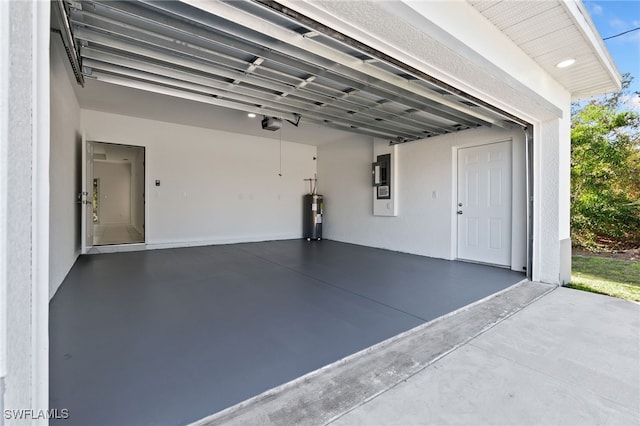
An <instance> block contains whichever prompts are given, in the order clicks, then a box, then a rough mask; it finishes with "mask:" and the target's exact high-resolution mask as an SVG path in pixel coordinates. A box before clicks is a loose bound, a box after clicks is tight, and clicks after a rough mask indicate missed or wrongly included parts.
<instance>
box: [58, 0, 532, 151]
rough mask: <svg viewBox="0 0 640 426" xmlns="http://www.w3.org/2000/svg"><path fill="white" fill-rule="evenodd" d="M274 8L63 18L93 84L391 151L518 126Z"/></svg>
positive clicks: (161, 9)
mask: <svg viewBox="0 0 640 426" xmlns="http://www.w3.org/2000/svg"><path fill="white" fill-rule="evenodd" d="M278 6H279V5H278V4H277V3H275V2H270V1H251V0H244V1H239V0H234V1H229V2H223V1H218V0H213V1H206V2H202V1H196V0H186V1H182V2H177V1H175V2H174V1H158V2H154V1H144V0H143V1H122V2H118V1H72V2H69V3H68V13H69V18H70V22H71V30H72V33H73V37H74V39H75V42H76V45H77V46H79V51H78V53H79V57H80V61H81V64H82V74H83V75H84V76H85V78H87V79H91V78H93V79H97V80H102V81H104V82H108V83H113V84H119V85H123V86H127V87H132V88H137V89H142V90H148V91H152V92H156V93H163V94H167V95H171V96H177V97H181V98H185V99H191V100H195V101H199V102H204V103H209V104H213V105H219V106H223V107H227V108H232V109H236V110H241V111H246V112H253V113H256V114H261V115H265V116H271V117H279V118H283V119H286V120H289V121H290V122H292V123H313V124H320V125H323V126H328V127H333V128H337V129H340V130H345V131H351V132H356V133H360V134H365V135H368V136H373V137H379V138H386V139H389V140H391V141H392V142H393V143H400V142H407V141H413V140H418V139H423V138H427V137H432V136H437V135H442V134H446V133H452V132H456V131H460V130H466V129H470V128H475V127H481V126H486V127H501V128H511V127H513V126H514V125H516V123H517V124H522V123H518V121H517V119H514V118H513V117H511V116H509V115H508V114H506V113H504V112H501V111H499V110H495V109H492V108H489V107H487V105H486V104H483V103H482V102H481V101H479V100H478V99H475V98H472V97H470V96H468V95H466V94H464V93H462V92H460V91H457V90H455V89H453V88H451V87H450V86H447V85H446V84H444V83H442V84H440V83H439V82H438V81H437V80H434V79H432V78H429V76H427V75H425V74H423V73H421V72H419V71H417V70H413V69H411V68H408V67H403V66H401V64H398V63H396V62H394V61H393V60H392V58H388V57H386V56H385V55H384V54H382V53H380V52H377V51H374V50H373V49H371V48H368V47H367V46H365V45H361V44H359V43H358V42H349V41H352V40H348V39H347V38H345V37H344V36H342V35H340V34H339V33H332V32H331V30H330V29H328V28H327V27H323V26H322V25H320V24H317V23H314V21H312V20H310V19H308V18H305V17H301V16H297V15H296V14H293V13H287V11H286V10H284V8H281V7H278ZM315 24H317V25H315ZM378 53H379V54H378Z"/></svg>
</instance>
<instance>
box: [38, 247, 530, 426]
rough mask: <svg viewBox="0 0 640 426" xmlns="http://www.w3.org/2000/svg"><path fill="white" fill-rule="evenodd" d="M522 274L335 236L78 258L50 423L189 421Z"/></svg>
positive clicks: (59, 310) (67, 286) (53, 318)
mask: <svg viewBox="0 0 640 426" xmlns="http://www.w3.org/2000/svg"><path fill="white" fill-rule="evenodd" d="M522 278H523V275H522V274H519V273H514V272H512V271H508V270H504V269H500V268H492V267H487V266H481V265H473V264H468V263H461V262H450V261H444V260H437V259H430V258H424V257H420V256H412V255H407V254H402V253H395V252H389V251H385V250H378V249H372V248H367V247H362V246H355V245H350V244H342V243H337V242H333V241H322V242H319V243H318V242H311V243H309V242H307V241H304V240H290V241H277V242H268V243H252V244H238V245H228V246H213V247H194V248H188V249H175V250H156V251H141V252H132V253H117V254H103V255H96V256H83V257H81V258H79V259H78V261H77V263H76V265H74V267H73V268H72V270H71V271H70V273H69V275H68V277H67V278H66V280H65V282H64V283H63V284H62V286H61V288H60V289H59V290H58V292H57V293H56V295H55V296H54V298H53V300H52V301H51V303H50V405H51V407H52V408H68V409H69V410H70V414H71V415H70V417H69V419H67V420H65V421H60V422H56V421H52V422H51V424H52V425H57V424H64V425H69V426H70V425H95V426H98V425H116V424H117V425H157V424H159V425H165V424H166V425H172V424H185V423H188V422H191V421H195V420H196V419H199V418H202V417H205V416H207V415H209V414H211V413H214V412H217V411H219V410H221V409H224V408H226V407H229V406H232V405H234V404H236V403H238V402H240V401H243V400H246V399H247V398H250V397H252V396H254V395H257V394H260V393H261V392H263V391H265V390H267V389H270V388H273V387H275V386H278V385H280V384H283V383H286V382H288V381H290V380H292V379H294V378H296V377H299V376H301V375H304V374H306V373H309V372H310V371H313V370H316V369H318V368H320V367H323V366H325V365H328V364H331V363H333V362H335V361H337V360H340V359H342V358H344V357H346V356H348V355H350V354H352V353H354V352H357V351H360V350H363V349H365V348H367V347H369V346H371V345H374V344H376V343H379V342H381V341H384V340H385V339H388V338H390V337H392V336H395V335H397V334H398V333H402V332H404V331H407V330H409V329H412V328H414V327H415V326H417V325H420V324H423V323H425V322H426V321H429V320H432V319H434V318H437V317H439V316H441V315H443V314H446V313H448V312H450V311H452V310H455V309H459V308H461V307H463V306H465V305H468V304H470V303H473V302H474V301H477V300H479V299H481V298H484V297H487V296H489V295H491V294H492V293H495V292H497V291H500V290H503V289H505V288H507V287H509V286H511V285H513V284H514V283H516V282H518V281H520V280H521V279H522Z"/></svg>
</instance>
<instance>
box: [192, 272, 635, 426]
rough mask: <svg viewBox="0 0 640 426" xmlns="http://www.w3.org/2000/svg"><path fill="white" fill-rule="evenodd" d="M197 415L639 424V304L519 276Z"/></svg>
mask: <svg viewBox="0 0 640 426" xmlns="http://www.w3.org/2000/svg"><path fill="white" fill-rule="evenodd" d="M197 424H199V425H208V424H281V425H288V424H296V425H298V424H309V425H320V424H331V425H335V426H337V425H393V424H398V425H400V424H402V425H423V424H425V425H427V424H438V425H441V424H469V425H471V424H473V425H498V424H505V425H513V424H518V425H525V424H526V425H528V424H532V425H549V424H559V425H589V424H616V425H638V424H640V305H639V304H636V303H632V302H628V301H624V300H619V299H614V298H610V297H607V296H600V295H595V294H591V293H585V292H581V291H577V290H571V289H566V288H555V287H552V286H547V285H544V284H538V283H522V284H518V285H516V286H514V287H512V288H510V289H508V290H506V291H504V292H502V293H499V294H497V295H494V296H492V297H489V298H487V299H485V300H483V301H481V302H479V303H476V304H474V305H472V306H469V307H466V308H463V309H462V310H459V311H457V312H456V313H454V314H452V315H449V316H447V317H445V318H441V319H438V320H435V321H432V322H430V323H428V324H424V325H422V326H419V327H417V328H415V329H413V330H411V331H409V332H407V333H404V334H402V335H400V336H397V337H395V338H393V339H390V340H388V341H386V342H383V343H381V344H379V345H376V346H374V347H372V348H370V349H367V350H365V351H362V352H360V353H358V354H356V355H353V356H351V357H348V358H346V359H345V360H342V361H340V362H337V363H335V364H332V365H330V366H327V367H325V368H323V369H321V370H319V371H316V372H313V373H311V374H309V375H307V376H304V377H302V378H300V379H297V380H295V381H293V382H290V383H288V384H285V385H283V386H281V387H279V388H276V389H273V390H271V391H268V392H265V393H264V394H262V395H260V396H258V397H256V398H253V399H251V400H249V401H246V402H244V403H241V404H239V405H237V406H235V407H231V408H229V409H227V410H225V411H222V412H220V413H217V414H215V415H213V416H211V417H209V418H207V419H203V420H201V421H200V422H198V423H197Z"/></svg>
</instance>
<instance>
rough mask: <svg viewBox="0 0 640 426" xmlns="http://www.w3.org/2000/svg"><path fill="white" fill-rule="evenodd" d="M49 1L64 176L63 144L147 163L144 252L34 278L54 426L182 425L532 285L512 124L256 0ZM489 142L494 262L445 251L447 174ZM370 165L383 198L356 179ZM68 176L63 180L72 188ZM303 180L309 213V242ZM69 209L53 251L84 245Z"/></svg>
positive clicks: (75, 151)
mask: <svg viewBox="0 0 640 426" xmlns="http://www.w3.org/2000/svg"><path fill="white" fill-rule="evenodd" d="M52 9H53V12H54V15H55V16H53V17H52V26H53V27H54V31H55V33H56V34H58V35H59V36H54V35H53V33H52V60H51V62H52V64H51V67H52V91H58V92H59V93H54V94H52V105H54V104H55V102H61V103H62V104H64V106H65V108H59V109H54V108H52V129H53V130H52V133H54V136H52V141H53V142H52V143H54V144H55V143H57V142H56V140H57V139H59V138H60V137H62V136H60V135H63V134H64V137H66V138H71V139H73V140H74V145H73V146H71V147H70V148H66V149H67V150H68V151H70V154H69V155H70V156H71V158H72V159H73V160H74V162H75V163H76V164H77V163H82V161H78V158H79V157H80V155H79V154H80V153H81V152H82V151H83V150H84V146H83V143H82V142H83V141H84V142H87V141H93V142H98V143H109V144H122V145H127V146H140V147H144V149H145V161H146V164H145V192H146V198H145V200H146V204H145V215H144V216H145V217H144V223H145V228H144V232H143V233H142V234H143V235H144V242H143V243H140V242H139V241H137V240H136V241H135V243H137V244H138V245H139V246H141V247H138V249H142V250H141V251H136V252H126V253H125V252H122V253H110V254H100V255H88V256H81V257H79V258H78V260H77V262H76V263H75V265H74V266H73V268H72V269H71V270H70V271H68V274H67V271H62V270H61V271H55V270H54V271H53V272H52V273H53V274H54V275H56V274H57V276H54V278H55V279H53V280H52V281H56V279H57V280H58V281H60V282H61V283H62V284H61V285H60V288H59V289H58V288H55V289H53V290H52V297H53V298H52V300H51V302H50V378H51V381H50V403H51V406H52V407H62V406H64V407H69V408H70V409H71V411H72V412H73V413H74V415H73V416H72V417H70V418H69V419H67V420H65V421H64V424H66V425H69V424H88V423H91V424H100V422H101V421H103V422H104V423H103V424H113V423H114V422H116V423H118V424H155V423H163V424H184V423H186V422H191V421H195V420H197V419H199V418H201V417H205V416H207V415H209V414H211V413H213V412H216V411H218V410H221V409H224V408H226V407H229V406H230V405H233V404H236V403H239V402H241V401H243V400H245V399H247V398H249V397H251V396H254V395H256V394H258V393H260V392H263V391H265V390H267V389H270V388H272V387H274V386H277V385H280V384H282V383H285V382H287V381H289V380H292V379H294V378H296V377H299V376H300V375H303V374H305V373H308V372H310V371H313V370H315V369H317V368H320V367H322V366H324V365H327V364H330V363H332V362H335V361H338V360H340V359H342V358H344V357H345V356H347V355H349V354H352V353H354V352H357V351H359V350H362V349H365V348H367V347H369V346H371V345H373V344H376V343H379V342H381V341H383V340H385V339H388V338H390V337H392V336H394V335H397V334H398V333H401V332H403V331H406V330H409V329H411V328H413V327H415V326H417V325H419V324H422V323H424V322H428V321H430V320H433V319H435V318H438V317H440V316H442V315H445V314H447V313H449V312H451V311H454V310H456V309H459V308H462V307H464V306H466V305H468V304H470V303H473V302H476V301H478V300H480V299H483V298H485V297H487V296H489V295H491V294H493V293H495V292H497V291H501V290H503V289H505V288H507V287H510V286H512V285H514V284H515V283H517V282H520V281H522V280H523V279H525V274H527V273H529V274H530V273H531V267H530V256H529V253H528V251H529V244H530V232H529V231H530V229H529V226H530V220H529V215H530V212H529V206H528V205H527V202H526V200H527V191H528V190H529V188H528V180H527V179H528V172H527V167H528V161H530V158H529V159H527V154H528V149H530V146H527V145H526V143H528V142H529V143H530V142H531V140H530V139H528V140H527V139H526V138H525V132H523V127H527V126H529V129H530V125H528V124H527V123H526V122H524V121H522V120H520V119H518V118H517V117H514V116H512V115H510V114H507V113H505V112H503V111H501V110H499V109H497V108H494V107H493V106H491V105H488V104H486V103H485V102H483V101H482V100H480V99H477V98H474V97H472V96H470V95H468V94H466V93H464V92H463V91H460V90H458V89H456V88H455V87H451V86H449V85H447V84H445V83H443V82H442V81H439V80H437V79H435V78H433V77H431V76H429V75H427V74H425V73H423V72H421V71H420V70H418V69H416V68H413V67H411V66H409V65H407V64H405V63H401V62H399V61H396V60H394V58H392V57H389V56H387V55H385V54H383V53H382V52H380V51H379V50H376V49H373V48H371V47H369V46H367V45H364V44H362V43H360V42H358V41H356V40H354V39H352V38H349V37H347V36H346V35H344V34H341V33H339V32H337V31H335V30H333V29H331V28H329V27H326V26H324V25H322V24H320V23H319V22H317V21H313V20H311V19H309V18H307V17H305V16H302V15H300V14H297V13H295V12H294V11H292V10H290V9H287V8H285V7H282V6H281V5H279V4H278V3H276V2H271V1H233V2H217V1H216V2H207V3H204V2H196V1H193V2H192V1H186V2H147V1H136V2H129V1H128V2H111V1H108V2H95V1H81V2H70V3H65V2H62V1H59V2H56V3H55V4H54V7H53V8H52ZM67 30H69V31H67ZM65 51H66V54H63V52H65ZM63 80H65V81H63ZM54 82H58V83H60V84H58V85H56V84H54ZM69 105H71V106H72V107H69ZM248 113H251V114H255V115H256V116H257V117H255V118H249V117H248V116H247V114H248ZM261 119H264V120H266V123H267V124H266V125H265V124H261ZM56 123H64V124H65V129H61V128H56V125H57V124H56ZM60 126H62V124H60ZM69 129H71V130H69ZM58 136H60V137H58ZM496 143H508V145H509V146H510V149H511V150H512V151H510V152H511V157H510V160H511V161H510V163H511V165H510V170H513V178H512V179H510V186H509V188H508V191H509V194H510V200H511V202H510V205H509V212H508V213H509V223H508V226H509V229H508V230H507V232H503V235H504V238H507V240H508V241H507V243H508V246H507V260H506V261H505V263H500V265H499V267H498V266H496V264H493V265H486V264H478V263H477V262H482V259H469V258H467V259H466V260H470V261H471V262H462V261H460V260H459V259H460V256H458V251H457V243H456V241H457V240H456V232H457V229H458V228H457V225H456V224H457V223H458V222H457V221H459V220H460V219H459V213H458V212H459V211H461V210H460V209H459V208H458V200H457V199H456V195H457V194H456V185H457V179H458V176H457V174H456V166H455V165H453V164H452V157H454V158H455V155H457V152H458V151H457V150H458V149H463V148H465V147H475V146H480V145H486V144H496ZM386 154H390V155H392V158H393V159H392V161H391V170H392V172H391V173H392V179H391V198H389V199H386V198H380V197H379V194H378V192H377V190H376V188H375V187H372V182H371V180H372V178H371V172H372V162H374V161H375V160H376V158H377V157H378V156H379V155H386ZM53 161H54V162H55V161H56V159H54V160H53ZM60 167H62V166H60ZM52 168H53V169H54V170H55V169H56V165H55V164H53V167H52ZM82 175H85V173H84V172H82V171H80V170H78V171H77V173H76V174H72V175H70V176H67V178H68V179H69V182H71V183H70V184H69V186H72V187H74V188H77V189H78V191H76V192H78V193H82V192H87V193H88V191H87V190H86V188H80V187H79V186H80V184H79V181H80V180H81V176H82ZM316 175H317V177H318V183H319V188H318V190H319V192H320V193H322V194H323V195H324V197H325V200H326V201H325V203H326V206H325V209H326V222H325V223H324V224H323V225H324V235H323V240H322V241H313V242H307V241H306V240H303V239H301V237H302V234H301V230H302V206H301V202H302V197H303V195H304V194H306V191H307V188H308V187H307V183H306V182H305V179H308V178H313V177H314V176H316ZM156 182H158V183H156ZM87 195H88V194H87ZM84 201H85V204H83V205H82V206H83V207H81V208H80V207H78V208H77V210H74V212H73V214H74V215H75V218H76V221H77V223H78V225H79V226H77V229H74V230H72V232H71V235H72V239H73V240H74V243H77V242H78V241H79V242H80V243H81V244H82V245H83V251H86V252H100V251H101V250H100V247H94V246H93V244H92V243H87V241H88V240H87V236H86V235H80V234H81V233H80V229H81V228H83V227H85V226H86V225H87V224H86V222H83V220H82V219H81V216H82V214H81V212H80V209H82V212H83V214H84V215H85V216H87V214H88V213H87V212H89V208H90V207H87V206H90V205H91V203H86V201H87V200H86V199H85V200H84ZM74 202H75V200H74ZM78 206H79V205H78ZM465 207H466V206H465ZM54 210H55V209H54ZM54 216H55V212H54ZM85 221H86V219H85ZM85 229H86V228H85ZM92 239H93V236H92ZM230 243H233V244H230ZM193 246H198V247H193ZM145 248H146V249H163V250H144V249H145ZM85 249H86V250H85ZM128 249H129V248H127V247H125V246H120V247H115V248H114V249H113V250H111V251H114V250H115V251H125V250H128ZM52 252H53V250H52ZM55 255H57V254H54V256H55ZM474 261H475V262H476V263H473V262H474ZM65 276H66V278H64V277H65ZM59 277H62V278H64V280H63V279H62V278H59ZM54 294H55V296H53V295H54ZM71 422H73V423H71ZM76 422H77V423H76ZM54 424H55V422H54ZM61 424H62V422H61Z"/></svg>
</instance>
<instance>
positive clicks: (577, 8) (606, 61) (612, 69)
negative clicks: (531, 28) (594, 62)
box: [560, 0, 622, 99]
mask: <svg viewBox="0 0 640 426" xmlns="http://www.w3.org/2000/svg"><path fill="white" fill-rule="evenodd" d="M560 4H561V5H562V6H563V7H564V9H565V10H566V11H567V14H568V15H569V16H570V17H571V19H572V20H573V22H574V23H575V25H576V27H577V28H578V30H579V31H580V32H581V33H582V35H583V36H584V38H585V40H587V42H588V43H589V44H590V45H591V47H592V50H593V52H594V54H595V55H596V57H597V58H598V60H599V61H600V63H601V64H602V65H603V66H604V67H605V69H606V70H607V72H608V73H609V75H610V77H611V80H612V82H613V84H614V86H615V88H614V89H613V90H620V88H621V87H622V75H621V74H620V71H619V70H618V67H617V66H616V64H615V62H614V61H613V59H612V58H611V55H610V54H609V49H607V47H606V46H605V44H604V41H603V40H602V37H601V36H600V33H599V32H598V30H597V29H596V26H595V24H594V23H593V21H592V20H591V17H590V15H589V13H588V12H587V10H586V8H585V6H584V4H583V3H582V1H580V0H562V1H561V2H560ZM613 90H612V91H613ZM599 94H600V93H599ZM576 96H581V95H580V94H573V93H572V97H573V98H575V99H580V97H576Z"/></svg>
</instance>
